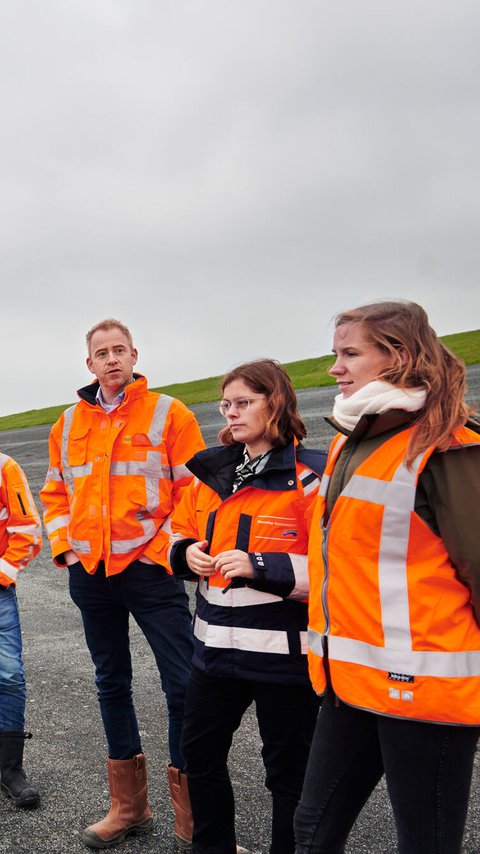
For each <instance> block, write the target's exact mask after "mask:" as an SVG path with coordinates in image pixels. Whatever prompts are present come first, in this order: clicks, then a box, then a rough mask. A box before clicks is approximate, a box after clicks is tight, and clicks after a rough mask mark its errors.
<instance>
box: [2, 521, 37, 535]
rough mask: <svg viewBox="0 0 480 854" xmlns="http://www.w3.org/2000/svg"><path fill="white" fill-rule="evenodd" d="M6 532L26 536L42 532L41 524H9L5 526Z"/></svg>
mask: <svg viewBox="0 0 480 854" xmlns="http://www.w3.org/2000/svg"><path fill="white" fill-rule="evenodd" d="M7 533H8V534H25V536H26V537H35V538H36V537H39V536H40V534H41V533H42V528H41V525H35V524H34V525H12V526H11V527H10V525H8V526H7Z"/></svg>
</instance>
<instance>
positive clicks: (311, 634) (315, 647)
mask: <svg viewBox="0 0 480 854" xmlns="http://www.w3.org/2000/svg"><path fill="white" fill-rule="evenodd" d="M307 634H308V648H309V649H311V650H312V652H314V653H315V655H318V656H319V658H323V644H322V640H323V637H324V636H323V635H322V634H320V632H316V631H315V629H311V628H310V626H309V627H308V630H307ZM329 640H330V637H329Z"/></svg>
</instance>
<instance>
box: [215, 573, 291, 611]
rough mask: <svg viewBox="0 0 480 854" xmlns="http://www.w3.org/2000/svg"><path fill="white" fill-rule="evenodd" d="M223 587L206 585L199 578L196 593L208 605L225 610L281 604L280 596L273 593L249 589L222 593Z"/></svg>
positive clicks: (232, 588) (234, 588) (235, 589)
mask: <svg viewBox="0 0 480 854" xmlns="http://www.w3.org/2000/svg"><path fill="white" fill-rule="evenodd" d="M223 590H224V588H223V587H213V586H212V585H210V586H209V585H208V584H207V581H206V579H205V578H200V581H199V583H198V591H199V593H200V594H201V595H202V596H203V597H204V599H206V600H207V602H209V603H210V605H217V606H220V607H225V608H243V607H247V606H249V605H270V604H271V603H272V602H281V601H282V597H281V596H275V595H274V594H273V593H264V592H263V591H262V590H253V589H252V588H251V587H231V588H230V590H227V592H226V593H223Z"/></svg>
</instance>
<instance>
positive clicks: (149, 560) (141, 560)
mask: <svg viewBox="0 0 480 854" xmlns="http://www.w3.org/2000/svg"><path fill="white" fill-rule="evenodd" d="M138 560H139V561H140V563H148V564H151V565H153V566H155V561H154V560H152V559H151V558H150V557H147V556H146V555H142V556H141V557H139V558H138Z"/></svg>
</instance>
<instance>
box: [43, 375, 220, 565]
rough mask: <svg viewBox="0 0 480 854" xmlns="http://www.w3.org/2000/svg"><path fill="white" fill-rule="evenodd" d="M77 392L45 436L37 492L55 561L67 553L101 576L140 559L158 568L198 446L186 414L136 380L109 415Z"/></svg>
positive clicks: (90, 392) (86, 393) (91, 394)
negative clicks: (46, 463) (46, 452)
mask: <svg viewBox="0 0 480 854" xmlns="http://www.w3.org/2000/svg"><path fill="white" fill-rule="evenodd" d="M97 388H98V383H92V384H91V385H90V386H87V387H86V389H81V390H80V392H79V394H80V396H81V398H82V399H81V400H80V402H79V403H77V404H75V405H74V406H71V407H70V408H69V409H67V410H66V411H65V412H64V413H63V414H62V415H61V417H60V419H59V420H58V421H57V423H56V424H55V425H54V426H53V428H52V431H51V434H50V468H49V470H48V472H47V478H46V481H45V485H44V487H43V489H42V491H41V493H40V496H41V499H42V503H43V505H44V508H45V527H46V530H47V534H48V537H49V539H50V544H51V547H52V554H53V557H54V559H55V558H57V557H58V556H60V555H62V554H63V553H64V552H66V551H68V550H70V549H72V550H73V551H74V552H75V554H76V555H77V557H78V558H79V560H80V561H81V562H82V564H83V566H84V568H85V569H86V570H87V572H91V573H92V572H95V570H96V568H97V566H98V563H99V561H100V560H104V561H105V567H106V570H107V575H114V574H116V573H118V572H121V571H122V570H123V569H125V567H127V566H128V565H129V564H130V563H132V562H133V561H134V560H136V559H137V558H138V557H140V556H141V555H146V556H148V557H149V558H151V559H152V560H154V561H155V562H156V563H161V562H162V559H161V556H162V555H163V554H164V552H165V548H166V544H168V541H169V522H168V517H169V516H170V514H171V512H172V510H173V508H174V506H175V505H176V504H177V503H178V501H179V500H180V497H181V493H182V491H183V489H184V488H185V486H187V485H188V483H189V482H190V480H191V479H192V476H191V474H190V472H189V471H188V469H187V468H186V466H185V462H186V461H187V460H188V459H189V458H190V457H191V456H192V455H193V454H194V453H196V451H198V450H201V449H202V448H204V447H205V445H204V442H203V439H202V436H201V433H200V428H199V426H198V424H197V421H196V419H195V416H194V414H193V412H190V411H189V410H188V409H187V407H186V406H184V404H183V403H180V401H178V400H175V399H174V398H172V397H169V396H168V395H166V394H157V393H155V392H151V391H148V389H147V381H146V379H145V377H141V376H138V377H137V378H136V379H135V381H134V382H132V383H129V385H127V387H126V389H125V397H124V399H123V401H122V402H121V403H120V405H119V406H118V407H117V408H116V409H114V410H113V411H112V412H111V413H107V412H105V411H104V410H103V409H102V407H101V406H100V405H98V404H96V403H95V391H96V389H97Z"/></svg>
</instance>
